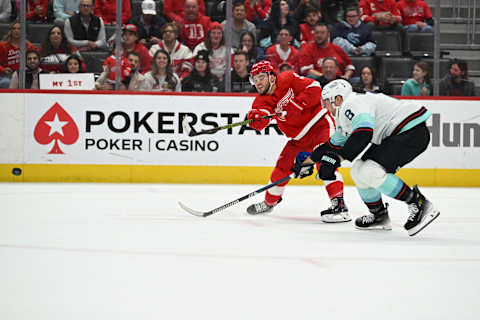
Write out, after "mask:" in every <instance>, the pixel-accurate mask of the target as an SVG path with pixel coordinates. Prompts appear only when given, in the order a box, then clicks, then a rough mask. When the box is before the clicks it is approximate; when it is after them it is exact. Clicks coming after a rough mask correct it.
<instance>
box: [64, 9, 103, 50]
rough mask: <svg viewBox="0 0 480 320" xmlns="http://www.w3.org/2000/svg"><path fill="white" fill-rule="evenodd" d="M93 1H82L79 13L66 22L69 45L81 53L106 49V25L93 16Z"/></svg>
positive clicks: (100, 19) (65, 29)
mask: <svg viewBox="0 0 480 320" xmlns="http://www.w3.org/2000/svg"><path fill="white" fill-rule="evenodd" d="M92 1H93V0H80V3H79V4H78V9H79V10H78V13H77V14H74V15H73V16H72V17H70V18H68V19H67V20H65V25H64V32H65V37H66V38H67V40H68V43H70V44H71V45H74V46H75V47H77V48H78V50H80V51H91V50H97V49H106V47H107V43H106V35H105V25H104V24H103V20H102V18H99V17H97V16H95V15H94V14H93V2H92Z"/></svg>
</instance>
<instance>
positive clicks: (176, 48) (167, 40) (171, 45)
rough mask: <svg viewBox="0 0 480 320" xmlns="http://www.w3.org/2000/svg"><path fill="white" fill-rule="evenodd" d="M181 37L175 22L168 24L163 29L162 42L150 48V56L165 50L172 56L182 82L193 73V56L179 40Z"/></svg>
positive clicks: (176, 71)
mask: <svg viewBox="0 0 480 320" xmlns="http://www.w3.org/2000/svg"><path fill="white" fill-rule="evenodd" d="M179 36H180V29H179V28H178V26H177V24H176V23H174V22H168V23H167V24H165V25H164V26H163V28H162V40H160V42H159V43H158V44H155V45H153V46H152V47H151V48H150V51H149V52H150V55H151V56H154V55H155V53H156V52H157V51H158V50H159V49H163V50H165V51H167V52H168V54H169V55H170V61H171V64H172V69H173V71H174V72H175V73H176V74H177V76H178V77H179V78H180V80H183V79H184V78H185V77H186V76H188V74H189V73H190V71H192V69H193V66H192V61H193V54H192V51H191V50H190V49H188V48H187V46H185V45H183V44H181V43H180V42H179V41H178V40H177V39H178V37H179Z"/></svg>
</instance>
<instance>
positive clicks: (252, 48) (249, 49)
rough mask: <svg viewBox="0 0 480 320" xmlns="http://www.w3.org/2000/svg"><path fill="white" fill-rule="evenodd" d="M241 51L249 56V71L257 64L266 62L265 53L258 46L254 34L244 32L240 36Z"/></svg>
mask: <svg viewBox="0 0 480 320" xmlns="http://www.w3.org/2000/svg"><path fill="white" fill-rule="evenodd" d="M240 44H241V46H240V50H241V51H244V52H246V53H247V55H248V70H250V68H251V67H252V66H253V64H254V63H255V62H258V61H262V60H265V59H266V57H265V51H264V50H263V49H262V48H261V47H259V46H257V42H256V41H255V34H254V33H253V32H249V31H247V32H244V33H242V35H241V36H240Z"/></svg>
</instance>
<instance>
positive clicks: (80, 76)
mask: <svg viewBox="0 0 480 320" xmlns="http://www.w3.org/2000/svg"><path fill="white" fill-rule="evenodd" d="M40 89H45V90H92V89H95V79H94V77H93V73H41V74H40Z"/></svg>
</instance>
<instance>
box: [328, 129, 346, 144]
mask: <svg viewBox="0 0 480 320" xmlns="http://www.w3.org/2000/svg"><path fill="white" fill-rule="evenodd" d="M347 139H348V138H347V137H345V136H344V135H343V134H341V133H340V131H338V130H337V131H335V132H334V133H333V134H332V136H331V137H330V143H331V144H332V145H334V146H336V147H343V146H344V145H345V143H346V142H347Z"/></svg>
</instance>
